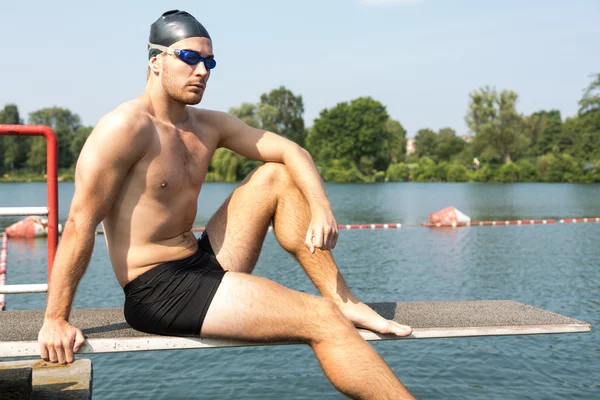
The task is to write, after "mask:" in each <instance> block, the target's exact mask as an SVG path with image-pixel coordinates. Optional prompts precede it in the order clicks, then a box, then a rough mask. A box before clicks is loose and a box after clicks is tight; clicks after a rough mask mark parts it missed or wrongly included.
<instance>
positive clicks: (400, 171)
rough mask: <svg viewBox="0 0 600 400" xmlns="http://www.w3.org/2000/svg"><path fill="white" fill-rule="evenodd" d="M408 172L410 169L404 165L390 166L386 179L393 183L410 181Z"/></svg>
mask: <svg viewBox="0 0 600 400" xmlns="http://www.w3.org/2000/svg"><path fill="white" fill-rule="evenodd" d="M408 172H409V170H408V167H407V166H406V164H404V163H396V164H390V166H389V167H388V169H387V172H386V173H385V179H386V180H388V181H393V182H396V181H400V182H404V181H407V180H408Z"/></svg>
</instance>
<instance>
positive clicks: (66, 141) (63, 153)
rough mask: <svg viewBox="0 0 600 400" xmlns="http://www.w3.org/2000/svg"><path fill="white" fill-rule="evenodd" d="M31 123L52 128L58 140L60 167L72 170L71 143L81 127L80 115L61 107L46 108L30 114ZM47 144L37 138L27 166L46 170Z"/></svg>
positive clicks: (32, 146) (33, 143)
mask: <svg viewBox="0 0 600 400" xmlns="http://www.w3.org/2000/svg"><path fill="white" fill-rule="evenodd" d="M29 123H30V124H32V125H45V126H47V127H49V128H51V129H52V130H53V131H54V133H55V134H56V137H57V139H58V167H59V168H70V167H71V166H72V165H73V163H74V155H73V153H72V152H71V142H72V141H73V137H74V134H75V131H76V130H77V129H78V128H79V127H80V126H81V120H80V118H79V115H77V114H73V113H72V112H71V111H70V110H67V109H65V108H59V107H52V108H44V109H41V110H38V111H35V112H32V113H31V114H29ZM45 159H46V144H45V140H44V139H43V138H35V139H34V140H33V142H32V145H31V150H30V152H29V156H28V161H27V164H28V165H29V166H30V167H31V168H33V169H36V170H43V169H44V168H45Z"/></svg>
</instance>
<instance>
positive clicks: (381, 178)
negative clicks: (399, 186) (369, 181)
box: [375, 171, 385, 182]
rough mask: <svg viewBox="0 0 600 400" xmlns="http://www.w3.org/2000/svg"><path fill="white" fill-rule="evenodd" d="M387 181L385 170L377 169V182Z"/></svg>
mask: <svg viewBox="0 0 600 400" xmlns="http://www.w3.org/2000/svg"><path fill="white" fill-rule="evenodd" d="M383 181H385V172H384V171H376V172H375V182H383Z"/></svg>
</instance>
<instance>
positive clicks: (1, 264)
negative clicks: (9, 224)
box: [0, 233, 8, 311]
mask: <svg viewBox="0 0 600 400" xmlns="http://www.w3.org/2000/svg"><path fill="white" fill-rule="evenodd" d="M7 249H8V236H6V233H3V234H2V252H0V286H4V285H6V251H7ZM5 306H6V299H5V297H4V294H3V293H0V311H3V310H4V307H5Z"/></svg>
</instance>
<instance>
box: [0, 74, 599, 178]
mask: <svg viewBox="0 0 600 400" xmlns="http://www.w3.org/2000/svg"><path fill="white" fill-rule="evenodd" d="M517 98H518V97H517V94H516V93H514V92H511V91H506V90H505V91H501V92H497V91H496V89H494V88H493V87H489V86H486V87H483V88H480V89H478V90H476V91H474V92H472V93H470V103H469V110H468V113H467V116H466V121H467V124H468V126H469V128H470V130H471V131H472V132H473V133H474V134H475V136H474V137H473V140H472V141H471V142H470V143H468V142H466V141H465V140H463V139H462V138H461V137H459V136H457V135H456V132H455V131H454V130H452V129H451V128H443V129H440V130H439V131H438V132H434V131H433V130H431V129H421V130H419V131H418V132H417V135H416V137H415V147H416V151H415V152H414V153H412V154H408V155H407V154H406V130H405V129H404V128H403V126H402V124H401V123H400V122H398V121H395V120H393V119H391V118H390V117H389V115H388V113H387V111H386V108H385V106H384V105H383V104H381V103H380V102H379V101H376V100H374V99H372V98H371V97H361V98H358V99H354V100H352V101H350V102H343V103H339V104H337V105H335V106H334V107H332V108H330V109H324V110H322V111H321V114H320V116H319V118H317V119H316V120H315V121H314V125H313V126H312V127H311V128H306V127H305V126H304V121H303V118H302V116H303V113H304V104H303V101H302V97H301V96H299V95H298V96H297V95H295V94H293V93H292V92H291V91H289V90H288V89H286V88H285V87H283V86H282V87H279V88H277V89H274V90H272V91H270V92H268V93H264V94H263V95H262V96H261V98H260V102H257V103H243V104H241V106H240V107H239V108H231V110H230V113H231V114H233V115H235V116H237V117H238V118H239V119H240V120H242V121H243V122H245V123H246V124H248V125H249V126H252V127H255V128H258V129H264V130H270V131H274V132H276V133H279V134H281V135H282V136H286V137H288V138H290V139H292V140H294V141H296V142H297V143H299V144H304V147H306V148H307V149H308V150H309V151H310V152H311V153H312V155H313V159H314V160H315V161H316V163H317V165H318V166H319V170H320V173H321V175H322V177H323V178H324V179H325V180H328V181H336V182H379V181H383V180H387V181H398V180H400V181H407V180H413V181H420V182H424V181H429V182H432V181H438V182H439V181H442V182H443V181H452V182H464V181H478V182H494V181H499V182H534V181H544V182H600V74H596V75H594V77H593V80H592V82H591V83H590V85H589V86H588V88H587V90H586V91H585V93H584V95H583V96H582V99H581V100H580V102H579V105H580V110H579V113H578V115H576V116H573V117H570V118H566V119H565V120H564V121H563V120H562V117H561V114H560V112H559V111H558V110H549V111H547V110H540V111H537V112H535V113H533V114H531V115H529V116H521V115H520V114H519V113H518V112H517V110H516V101H517ZM0 123H10V124H20V123H23V121H22V120H21V118H20V115H19V111H18V108H17V106H16V105H14V104H8V105H6V106H5V107H4V109H2V110H0ZM28 123H29V124H40V125H46V126H49V127H50V128H52V129H53V130H54V132H55V133H56V135H57V136H58V142H59V167H60V168H61V171H62V172H61V174H62V175H61V179H72V174H73V171H74V166H75V163H76V161H77V158H78V156H79V153H80V151H81V148H82V146H83V144H84V142H85V140H86V139H87V137H88V136H89V134H90V132H91V131H92V129H93V128H92V127H85V126H82V125H81V122H80V119H79V117H78V116H77V115H76V114H74V113H72V112H71V111H70V110H66V109H62V108H58V107H53V108H45V109H41V110H38V111H35V112H33V113H31V114H30V116H29V120H28ZM45 159H46V144H45V141H44V139H42V138H39V137H37V138H31V137H27V138H26V137H15V136H2V137H0V172H1V174H2V175H3V176H5V178H4V180H19V179H22V180H33V179H40V180H43V173H44V171H45V166H46V160H45ZM513 161H514V162H513ZM260 164H261V163H260V162H257V161H254V160H250V159H247V158H244V157H242V156H240V155H238V154H235V153H233V152H231V151H228V150H226V149H219V150H217V151H216V153H215V155H214V157H213V159H212V160H211V163H210V165H209V170H208V173H207V177H206V179H207V181H228V182H234V181H239V180H241V179H243V178H244V177H245V176H247V175H248V174H249V173H250V172H251V171H252V170H253V169H255V168H256V167H257V166H259V165H260Z"/></svg>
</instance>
